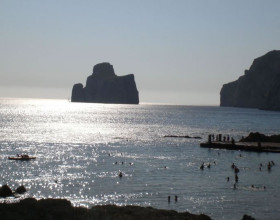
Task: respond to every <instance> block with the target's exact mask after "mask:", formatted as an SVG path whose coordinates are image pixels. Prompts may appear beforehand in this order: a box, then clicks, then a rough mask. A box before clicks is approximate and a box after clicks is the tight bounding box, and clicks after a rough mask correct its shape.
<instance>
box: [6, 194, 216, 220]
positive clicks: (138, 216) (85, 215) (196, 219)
mask: <svg viewBox="0 0 280 220" xmlns="http://www.w3.org/2000/svg"><path fill="white" fill-rule="evenodd" d="M0 213H1V214H0V218H1V219H3V220H4V219H22V220H24V219H28V220H29V219H53V220H55V219H59V220H61V219H65V220H66V219H67V220H71V219H76V220H78V219H80V220H82V219H87V220H90V219H94V220H105V219H112V220H118V219H126V220H142V219H150V220H157V219H166V220H169V219H174V220H211V218H210V217H209V216H207V215H203V214H201V215H194V214H191V213H189V212H183V213H178V212H176V211H172V210H160V209H154V208H151V207H147V208H145V207H139V206H123V207H119V206H115V205H104V206H95V207H92V208H91V209H86V208H81V207H73V206H71V203H70V202H69V201H67V200H65V199H42V200H38V201H37V200H36V199H32V198H28V199H24V200H21V201H20V202H19V203H9V204H7V203H2V204H1V203H0Z"/></svg>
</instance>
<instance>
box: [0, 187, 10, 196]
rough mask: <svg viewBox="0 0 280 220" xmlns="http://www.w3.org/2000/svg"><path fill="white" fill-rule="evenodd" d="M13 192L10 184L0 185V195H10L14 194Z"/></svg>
mask: <svg viewBox="0 0 280 220" xmlns="http://www.w3.org/2000/svg"><path fill="white" fill-rule="evenodd" d="M12 195H13V192H12V190H11V188H10V187H9V186H8V185H3V186H2V187H0V197H9V196H12Z"/></svg>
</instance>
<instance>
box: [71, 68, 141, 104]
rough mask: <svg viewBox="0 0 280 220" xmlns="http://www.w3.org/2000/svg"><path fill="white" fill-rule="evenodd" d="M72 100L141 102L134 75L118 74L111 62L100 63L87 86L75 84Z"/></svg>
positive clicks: (119, 102)
mask: <svg viewBox="0 0 280 220" xmlns="http://www.w3.org/2000/svg"><path fill="white" fill-rule="evenodd" d="M71 101H72V102H93V103H115V104H139V96H138V90H137V87H136V83H135V80H134V75H133V74H129V75H126V76H117V75H116V74H115V71H114V68H113V66H112V65H111V64H110V63H99V64H97V65H95V66H94V67H93V73H92V75H90V76H89V77H88V78H87V82H86V86H85V87H83V85H82V84H81V83H78V84H75V85H74V86H73V89H72V96H71Z"/></svg>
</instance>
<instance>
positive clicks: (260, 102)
mask: <svg viewBox="0 0 280 220" xmlns="http://www.w3.org/2000/svg"><path fill="white" fill-rule="evenodd" d="M220 105H221V106H230V107H245V108H259V109H266V110H277V111H279V110H280V51H279V50H274V51H270V52H268V53H267V54H265V55H264V56H261V57H259V58H257V59H255V60H254V62H253V64H252V65H251V67H250V69H249V70H245V74H244V75H243V76H241V77H239V79H238V80H236V81H234V82H230V83H227V84H224V85H223V87H222V89H221V92H220Z"/></svg>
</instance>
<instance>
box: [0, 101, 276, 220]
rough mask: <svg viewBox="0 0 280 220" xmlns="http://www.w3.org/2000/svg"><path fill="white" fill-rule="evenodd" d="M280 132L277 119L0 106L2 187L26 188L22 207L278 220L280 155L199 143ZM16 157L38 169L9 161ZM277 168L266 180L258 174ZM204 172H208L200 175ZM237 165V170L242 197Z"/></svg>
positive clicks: (165, 110) (174, 110)
mask: <svg viewBox="0 0 280 220" xmlns="http://www.w3.org/2000/svg"><path fill="white" fill-rule="evenodd" d="M279 126H280V113H279V112H270V111H261V110H256V109H238V108H220V107H196V106H167V105H165V106H164V105H109V104H106V105H105V104H84V103H70V102H68V101H65V100H34V99H33V100H32V99H0V164H1V166H0V173H1V176H0V184H8V185H10V186H11V187H12V188H16V187H18V186H19V185H21V184H22V183H23V184H24V185H25V186H26V187H27V189H28V193H27V194H26V195H25V197H30V196H32V197H35V198H49V197H51V198H67V199H69V200H71V202H72V203H73V204H74V205H83V206H88V207H90V206H92V205H97V204H109V203H110V204H117V205H127V204H134V205H141V206H152V207H156V208H163V209H174V210H177V211H189V212H192V213H205V214H207V215H209V216H211V217H212V218H213V219H216V220H218V219H229V220H230V219H241V218H242V216H243V214H249V215H252V216H254V217H255V218H256V219H262V220H263V219H270V220H273V219H275V220H276V219H280V211H279V207H280V206H279V204H280V154H273V153H254V152H240V151H227V150H210V149H204V148H200V147H199V143H200V142H201V141H205V140H206V139H207V136H208V134H210V133H211V134H212V133H222V134H228V135H230V136H233V137H234V138H235V139H236V140H238V139H239V138H240V137H241V136H246V135H247V134H248V133H249V132H250V131H259V132H262V133H265V134H276V133H280V132H279ZM164 135H189V136H200V137H202V138H203V139H202V140H198V139H181V138H164V137H163V136H164ZM17 153H19V154H29V155H35V156H36V157H37V159H36V160H35V161H26V162H21V161H9V160H8V159H7V157H8V156H13V155H15V154H17ZM240 154H241V157H240ZM271 160H273V161H274V162H275V164H276V165H275V166H274V167H272V170H271V171H270V172H268V171H267V170H266V169H265V168H264V169H263V170H262V171H260V170H259V164H260V163H263V164H264V165H265V164H267V163H268V161H271ZM202 162H205V163H211V165H212V166H211V168H210V169H207V168H205V169H204V170H200V169H199V167H200V165H201V164H202ZM214 162H215V164H214ZM232 163H235V164H236V165H237V166H238V167H239V169H240V173H239V182H238V184H237V189H236V190H234V189H233V184H234V173H233V171H232V169H231V164H232ZM119 172H122V173H123V177H122V178H119V177H118V174H119ZM228 176H229V177H230V181H229V182H227V180H226V177H228ZM252 184H254V185H255V186H256V187H255V188H252V187H251V185H252ZM264 186H265V187H266V189H263V187H264ZM175 195H177V196H178V201H177V202H175V201H174V196H175ZM168 196H171V202H170V203H168V201H167V197H168ZM0 201H2V202H3V201H4V200H3V199H1V200H0ZM6 201H7V199H6Z"/></svg>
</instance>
